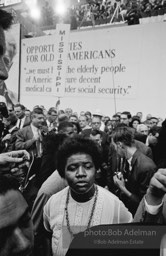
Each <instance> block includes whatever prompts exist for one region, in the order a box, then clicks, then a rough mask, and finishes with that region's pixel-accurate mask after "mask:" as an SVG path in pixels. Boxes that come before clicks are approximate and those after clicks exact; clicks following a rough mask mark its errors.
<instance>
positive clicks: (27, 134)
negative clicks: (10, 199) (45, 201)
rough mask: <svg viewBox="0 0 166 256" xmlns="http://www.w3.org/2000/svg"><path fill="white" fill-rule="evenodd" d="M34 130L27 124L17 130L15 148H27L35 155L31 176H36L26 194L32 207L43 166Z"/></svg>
mask: <svg viewBox="0 0 166 256" xmlns="http://www.w3.org/2000/svg"><path fill="white" fill-rule="evenodd" d="M33 136H34V135H33V132H32V128H31V126H30V125H29V126H26V127H24V128H23V129H21V130H19V131H18V132H17V140H16V143H15V148H16V149H17V150H18V149H26V150H27V151H28V152H29V153H30V155H31V157H32V156H34V161H33V165H32V167H31V172H30V175H29V177H31V176H32V175H33V174H35V178H34V179H33V180H32V181H31V182H30V183H29V186H28V187H27V189H26V191H25V193H24V196H25V198H26V200H27V202H28V205H29V207H30V208H32V205H33V202H34V200H35V198H36V195H37V192H38V189H39V184H38V180H39V175H40V168H41V161H42V158H39V157H37V153H38V152H37V147H36V141H34V140H33V139H32V138H33Z"/></svg>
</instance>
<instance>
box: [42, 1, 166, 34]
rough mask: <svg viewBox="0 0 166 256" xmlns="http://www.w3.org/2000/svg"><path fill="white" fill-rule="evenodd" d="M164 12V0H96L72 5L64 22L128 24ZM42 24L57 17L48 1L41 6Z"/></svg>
mask: <svg viewBox="0 0 166 256" xmlns="http://www.w3.org/2000/svg"><path fill="white" fill-rule="evenodd" d="M165 13H166V1H163V0H154V1H151V0H142V1H130V0H127V1H122V0H121V1H111V0H104V1H102V0H97V1H91V0H89V1H87V3H84V4H81V2H80V3H79V4H76V5H73V6H72V7H71V8H68V10H67V13H66V14H65V17H63V19H64V23H65V22H66V23H70V24H71V29H77V27H80V26H90V25H100V24H106V23H110V21H111V22H120V21H126V23H127V24H128V25H134V24H139V19H140V18H144V17H151V16H157V15H164V14H165ZM42 16H43V19H42V21H41V25H42V26H50V25H54V24H56V23H57V22H58V20H59V17H58V15H57V14H56V13H55V12H54V10H53V7H52V6H51V4H50V3H49V2H47V1H46V2H45V4H44V5H43V7H42Z"/></svg>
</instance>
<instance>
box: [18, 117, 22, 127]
mask: <svg viewBox="0 0 166 256" xmlns="http://www.w3.org/2000/svg"><path fill="white" fill-rule="evenodd" d="M18 128H19V129H20V128H21V119H19V124H18Z"/></svg>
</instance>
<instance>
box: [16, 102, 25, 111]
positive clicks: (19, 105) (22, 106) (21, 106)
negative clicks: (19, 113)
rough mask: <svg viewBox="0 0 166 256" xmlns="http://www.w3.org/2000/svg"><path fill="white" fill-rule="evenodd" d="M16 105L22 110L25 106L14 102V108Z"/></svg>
mask: <svg viewBox="0 0 166 256" xmlns="http://www.w3.org/2000/svg"><path fill="white" fill-rule="evenodd" d="M18 107H20V108H21V109H22V110H25V107H24V105H22V104H19V103H18V104H16V105H14V108H18Z"/></svg>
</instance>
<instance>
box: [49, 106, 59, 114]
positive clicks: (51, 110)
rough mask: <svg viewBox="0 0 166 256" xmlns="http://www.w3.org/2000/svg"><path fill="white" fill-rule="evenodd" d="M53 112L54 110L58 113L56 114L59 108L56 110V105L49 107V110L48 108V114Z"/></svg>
mask: <svg viewBox="0 0 166 256" xmlns="http://www.w3.org/2000/svg"><path fill="white" fill-rule="evenodd" d="M52 112H54V113H56V114H57V110H56V108H54V107H51V108H49V110H48V112H47V114H48V115H51V113H52Z"/></svg>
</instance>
